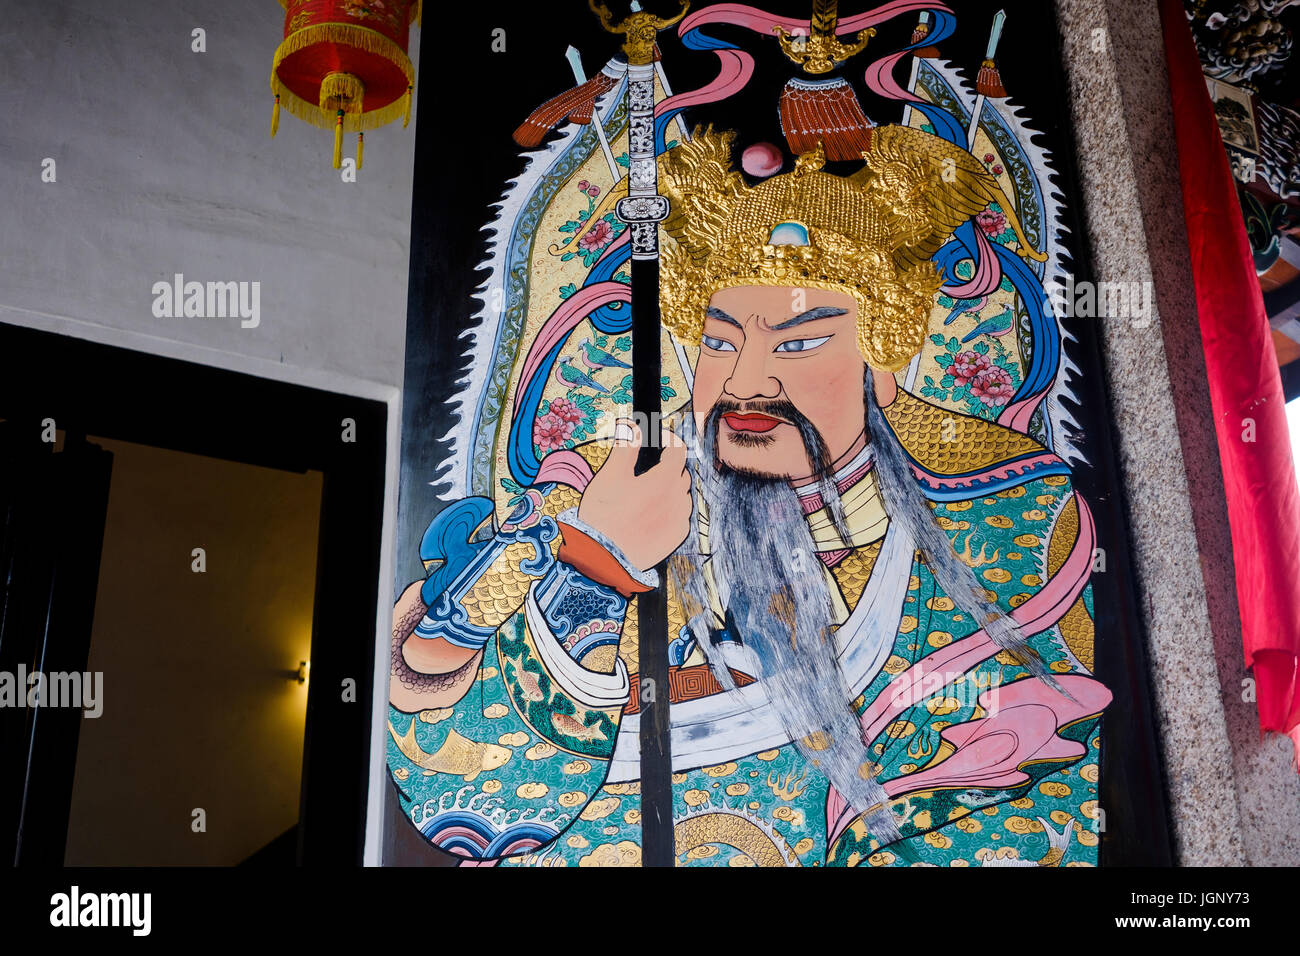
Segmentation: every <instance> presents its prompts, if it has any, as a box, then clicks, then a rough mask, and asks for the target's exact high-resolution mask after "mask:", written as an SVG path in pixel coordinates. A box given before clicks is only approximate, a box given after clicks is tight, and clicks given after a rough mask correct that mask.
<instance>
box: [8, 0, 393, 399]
mask: <svg viewBox="0 0 1300 956" xmlns="http://www.w3.org/2000/svg"><path fill="white" fill-rule="evenodd" d="M4 19H5V22H4V25H3V27H0V30H3V33H0V73H2V75H3V81H0V116H3V117H4V118H5V119H4V121H3V122H0V155H2V156H3V157H4V161H3V163H2V164H0V210H3V212H2V213H0V215H2V216H3V219H2V220H0V222H2V223H3V225H2V226H0V306H4V307H5V308H6V309H7V310H19V311H23V312H29V313H41V314H44V315H46V316H49V317H58V318H60V319H64V320H73V321H75V322H81V323H88V324H93V325H98V326H104V327H108V328H111V329H119V330H126V331H130V332H133V333H138V334H140V335H144V336H150V337H158V338H161V339H166V340H171V341H173V342H177V343H186V344H189V345H194V346H200V347H203V348H206V349H215V350H220V351H222V352H228V353H231V354H232V355H237V356H241V357H247V358H257V359H262V360H265V361H267V362H271V363H275V364H277V365H278V364H284V365H287V366H292V367H295V368H298V369H305V370H313V371H318V372H327V373H332V374H336V375H339V376H345V377H351V378H357V379H362V380H365V381H368V382H373V383H379V384H382V385H389V386H400V384H401V380H402V379H401V376H402V349H403V341H404V330H405V319H406V276H407V264H408V261H407V257H408V252H409V240H410V221H409V219H410V204H411V175H412V162H413V154H414V139H415V137H414V128H413V127H412V128H408V129H406V130H403V129H402V128H401V125H400V124H395V125H392V126H389V127H386V128H384V129H382V130H378V131H375V132H373V133H371V134H370V135H369V136H368V137H367V140H368V142H367V143H366V146H367V156H366V164H365V168H364V169H363V170H362V171H361V173H360V175H359V177H358V181H357V182H356V183H344V182H342V181H341V178H340V175H339V173H338V172H337V171H335V170H334V169H333V168H332V167H331V162H330V151H331V146H332V134H331V133H330V132H329V131H327V130H319V129H316V128H315V127H311V126H308V125H307V124H305V123H303V122H301V121H299V120H297V119H296V118H294V117H293V116H291V115H289V114H288V113H287V111H286V112H285V113H284V114H282V118H281V123H280V133H279V135H278V136H277V137H276V139H274V140H272V139H271V138H270V135H269V130H270V120H271V104H272V96H271V92H270V88H269V85H268V80H269V76H270V71H271V59H272V56H273V54H274V52H275V48H276V45H277V43H278V42H279V39H280V36H281V32H282V29H283V10H282V9H281V8H280V6H279V4H277V3H275V2H274V0H169V2H165V3H157V2H147V0H48V2H41V3H23V4H6V5H5V18H4ZM196 27H202V28H203V29H205V30H206V32H207V52H206V53H202V54H199V53H194V52H191V31H192V30H193V29H194V28H196ZM413 35H415V36H417V38H418V34H415V33H414V31H413ZM354 150H355V137H351V136H349V137H347V139H346V147H345V154H351V153H352V152H353V151H354ZM46 157H50V158H53V159H54V160H55V161H56V162H57V164H58V165H57V172H58V181H57V182H56V183H53V184H45V183H42V182H41V178H40V175H41V163H42V160H43V159H44V158H46ZM177 272H181V273H184V274H185V275H186V277H187V278H193V279H198V280H200V281H206V280H210V279H211V280H230V279H235V280H247V281H260V282H261V283H262V288H261V294H262V302H261V312H262V320H261V325H260V327H258V328H256V329H243V328H240V326H239V323H238V322H234V321H230V320H207V319H159V318H155V317H154V316H153V314H152V311H151V306H152V302H153V296H152V295H151V293H150V289H151V287H152V285H153V283H154V282H155V281H157V280H159V279H165V280H170V279H171V277H172V276H173V274H174V273H177ZM5 320H6V321H22V320H21V318H17V319H15V317H14V316H12V315H9V316H5Z"/></svg>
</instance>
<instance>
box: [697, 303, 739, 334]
mask: <svg viewBox="0 0 1300 956" xmlns="http://www.w3.org/2000/svg"><path fill="white" fill-rule="evenodd" d="M704 315H705V317H707V318H710V319H717V320H718V321H719V322H726V323H728V324H729V325H734V326H735V327H736V328H738V329H740V330H741V331H742V332H743V331H745V327H744V326H743V325H741V324H740V323H739V322H737V321H736V320H735V319H733V318H732V317H731V316H729V315H727V313H725V312H723V311H722V310H721V309H719V308H718V307H717V306H713V305H711V306H709V307H708V308H707V309H706V310H705V311H704Z"/></svg>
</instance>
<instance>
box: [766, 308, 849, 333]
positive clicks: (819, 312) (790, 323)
mask: <svg viewBox="0 0 1300 956" xmlns="http://www.w3.org/2000/svg"><path fill="white" fill-rule="evenodd" d="M848 314H849V310H848V309H839V308H836V307H835V306H833V305H819V306H817V308H815V309H809V310H808V311H807V312H802V313H800V314H799V315H796V316H795V317H794V318H793V319H786V320H785V321H784V322H782V323H780V324H779V325H774V326H772V327H771V329H770V331H772V332H781V331H784V330H785V329H792V328H794V327H795V326H796V325H803V323H805V322H811V321H813V320H814V319H830V318H833V317H835V316H837V315H848Z"/></svg>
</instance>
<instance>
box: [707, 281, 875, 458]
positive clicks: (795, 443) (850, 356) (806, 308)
mask: <svg viewBox="0 0 1300 956" xmlns="http://www.w3.org/2000/svg"><path fill="white" fill-rule="evenodd" d="M863 371H864V363H863V361H862V354H861V353H860V352H859V351H858V345H857V303H856V302H855V301H854V300H853V298H852V297H851V296H849V295H847V294H845V293H843V292H829V291H823V290H820V289H793V288H784V287H774V286H738V287H736V288H732V289H723V290H721V291H719V292H717V293H715V294H714V295H713V297H712V298H711V299H710V300H709V311H708V313H707V315H706V317H705V321H704V336H703V339H702V341H701V343H700V357H699V362H698V364H697V366H696V369H695V387H694V391H693V393H692V404H693V408H694V414H695V424H696V428H697V430H698V433H700V434H702V433H703V429H704V422H705V420H706V419H707V418H708V416H709V413H710V412H711V411H713V409H714V408H715V407H719V408H721V409H722V418H721V420H720V421H719V423H718V441H717V444H718V456H719V458H720V459H721V461H722V463H723V464H725V465H727V466H728V467H730V468H734V469H737V470H740V471H745V472H749V473H752V474H755V475H762V476H767V477H773V478H777V477H780V478H788V479H791V480H795V481H797V480H800V479H804V478H808V477H810V476H811V475H812V474H813V471H814V466H813V463H812V462H810V461H809V459H808V454H807V452H806V451H805V445H804V441H803V439H802V438H801V437H800V432H799V429H798V427H797V426H796V425H795V424H794V422H793V421H792V419H793V418H794V417H795V416H794V414H792V410H793V412H795V413H798V415H802V416H803V417H804V418H806V419H807V420H808V421H809V422H811V424H812V425H813V426H814V427H815V428H816V429H817V431H819V432H820V433H821V436H822V438H823V439H824V440H825V442H826V446H827V450H828V451H829V453H830V458H831V460H832V461H834V462H835V464H836V465H837V466H838V465H839V464H841V463H842V462H843V461H844V460H846V459H847V458H848V457H849V456H851V455H853V454H856V453H857V451H858V450H859V449H860V448H861V447H862V442H863V430H864V429H863V421H864V417H865V404H864V398H863V394H862V385H863Z"/></svg>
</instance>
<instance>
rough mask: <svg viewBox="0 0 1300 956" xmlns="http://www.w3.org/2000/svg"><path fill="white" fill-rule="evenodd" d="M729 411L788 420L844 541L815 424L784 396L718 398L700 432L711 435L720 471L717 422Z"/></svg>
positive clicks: (839, 507) (835, 496)
mask: <svg viewBox="0 0 1300 956" xmlns="http://www.w3.org/2000/svg"><path fill="white" fill-rule="evenodd" d="M730 412H750V413H757V414H760V415H770V416H772V417H773V418H780V419H783V420H785V421H787V422H789V423H790V424H792V425H793V426H794V427H795V428H797V429H798V430H799V437H800V439H802V441H803V447H804V452H805V453H806V454H807V455H808V461H809V462H810V463H811V464H812V466H813V474H812V476H813V479H814V480H815V481H816V482H817V484H818V485H819V486H820V487H821V492H822V501H823V502H824V503H825V504H826V506H827V507H828V509H829V510H830V516H831V521H832V523H833V524H834V525H835V530H836V531H838V532H839V534H840V537H841V538H843V539H844V540H845V541H848V540H849V533H848V525H847V523H846V522H845V519H844V509H843V505H842V504H841V503H840V497H839V490H838V489H837V488H836V487H835V482H834V480H833V479H832V475H833V474H834V472H833V471H832V466H833V465H834V462H833V461H832V459H831V451H830V448H829V447H828V446H827V444H826V439H825V438H823V437H822V433H821V432H820V431H819V430H818V429H817V426H816V425H814V424H813V423H812V422H811V421H809V419H808V416H806V415H805V414H804V413H803V412H801V411H799V409H797V408H796V407H795V405H794V403H793V402H791V401H789V400H788V399H783V398H774V399H765V400H763V401H759V402H753V401H750V402H737V401H735V400H734V399H729V398H719V399H718V400H717V401H716V402H714V404H713V408H712V409H711V410H710V411H709V417H708V419H707V420H706V422H705V426H704V434H705V435H706V436H712V438H713V442H712V444H713V448H712V449H711V451H712V452H713V467H714V469H715V471H721V470H722V468H723V464H722V459H721V456H720V455H719V454H718V421H719V420H720V419H721V418H722V416H723V415H726V414H728V413H730Z"/></svg>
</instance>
